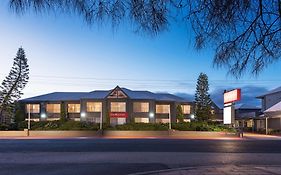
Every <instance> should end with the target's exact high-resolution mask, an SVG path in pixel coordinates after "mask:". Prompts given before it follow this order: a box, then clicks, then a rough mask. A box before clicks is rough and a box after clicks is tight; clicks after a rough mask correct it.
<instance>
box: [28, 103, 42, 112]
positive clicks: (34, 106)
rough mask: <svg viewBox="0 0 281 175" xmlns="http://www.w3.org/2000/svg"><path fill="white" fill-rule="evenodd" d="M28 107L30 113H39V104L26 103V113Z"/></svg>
mask: <svg viewBox="0 0 281 175" xmlns="http://www.w3.org/2000/svg"><path fill="white" fill-rule="evenodd" d="M29 105H30V106H29ZM29 109H30V113H34V114H36V113H37V114H39V113H40V105H39V104H26V112H27V113H29Z"/></svg>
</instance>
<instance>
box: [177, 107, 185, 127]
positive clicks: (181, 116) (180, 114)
mask: <svg viewBox="0 0 281 175" xmlns="http://www.w3.org/2000/svg"><path fill="white" fill-rule="evenodd" d="M183 119H184V114H183V110H182V107H181V105H177V120H178V121H179V123H183Z"/></svg>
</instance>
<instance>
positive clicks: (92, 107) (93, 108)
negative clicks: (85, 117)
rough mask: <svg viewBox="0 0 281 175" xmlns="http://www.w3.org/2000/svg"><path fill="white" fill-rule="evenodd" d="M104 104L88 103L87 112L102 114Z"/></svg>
mask: <svg viewBox="0 0 281 175" xmlns="http://www.w3.org/2000/svg"><path fill="white" fill-rule="evenodd" d="M101 111H102V103H101V102H87V112H101Z"/></svg>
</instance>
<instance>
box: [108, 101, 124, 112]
mask: <svg viewBox="0 0 281 175" xmlns="http://www.w3.org/2000/svg"><path fill="white" fill-rule="evenodd" d="M110 111H111V112H126V103H125V102H111V103H110Z"/></svg>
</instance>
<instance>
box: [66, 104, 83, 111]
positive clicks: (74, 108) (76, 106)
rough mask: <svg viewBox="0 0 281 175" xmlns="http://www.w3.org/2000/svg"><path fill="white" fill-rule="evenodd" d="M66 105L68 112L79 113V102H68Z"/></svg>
mask: <svg viewBox="0 0 281 175" xmlns="http://www.w3.org/2000/svg"><path fill="white" fill-rule="evenodd" d="M67 107H68V108H67V109H68V110H67V111H68V112H69V113H80V104H68V105H67Z"/></svg>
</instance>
